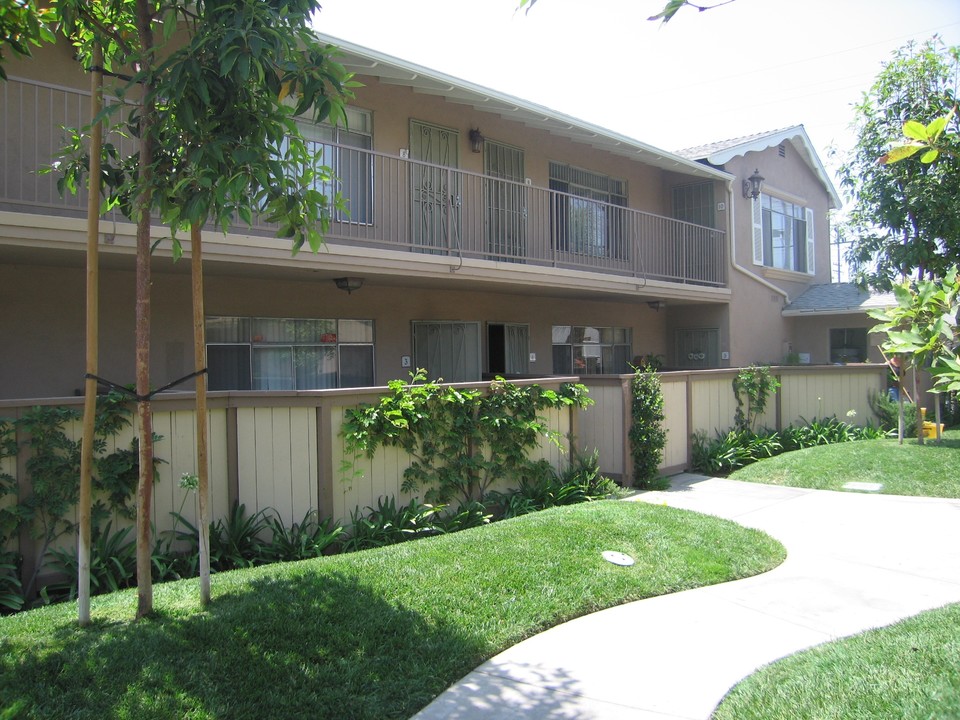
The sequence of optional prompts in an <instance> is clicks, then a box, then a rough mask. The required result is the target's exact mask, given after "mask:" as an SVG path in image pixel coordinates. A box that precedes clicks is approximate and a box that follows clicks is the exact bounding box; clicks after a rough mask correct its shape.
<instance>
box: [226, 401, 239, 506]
mask: <svg viewBox="0 0 960 720" xmlns="http://www.w3.org/2000/svg"><path fill="white" fill-rule="evenodd" d="M237 433H238V430H237V408H236V407H235V406H234V405H232V404H231V405H229V406H228V407H227V508H228V510H229V508H232V507H233V504H234V503H236V502H239V501H240V454H239V453H240V446H239V441H238V438H237Z"/></svg>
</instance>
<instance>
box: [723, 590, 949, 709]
mask: <svg viewBox="0 0 960 720" xmlns="http://www.w3.org/2000/svg"><path fill="white" fill-rule="evenodd" d="M754 718H756V720H780V719H783V720H787V719H788V718H789V720H802V719H805V718H809V719H810V720H814V719H816V720H834V719H836V720H839V719H840V718H844V719H845V718H857V719H858V720H868V719H874V718H875V719H876V720H889V719H890V718H898V719H904V720H930V719H931V718H938V719H939V718H960V604H958V605H948V606H946V607H943V608H940V609H938V610H932V611H930V612H926V613H922V614H921V615H917V616H916V617H913V618H909V619H907V620H904V621H902V622H900V623H897V624H896V625H891V626H890V627H886V628H882V629H880V630H872V631H870V632H868V633H864V634H862V635H858V636H856V637H853V638H850V639H847V640H840V641H837V642H832V643H828V644H826V645H820V646H818V647H815V648H812V649H810V650H806V651H804V652H801V653H798V654H796V655H792V656H790V657H788V658H785V659H783V660H780V661H778V662H776V663H774V664H772V665H770V666H768V667H766V668H764V669H763V670H761V671H760V672H758V673H755V674H754V675H751V676H750V677H749V678H747V679H746V680H744V681H743V682H742V683H740V684H739V685H737V686H736V687H735V688H734V689H733V690H732V691H731V692H730V694H729V695H728V696H727V697H726V698H724V700H723V702H722V703H721V704H720V706H719V707H718V708H717V709H716V711H715V712H714V715H713V719H714V720H752V719H754Z"/></svg>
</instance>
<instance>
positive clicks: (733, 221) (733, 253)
mask: <svg viewBox="0 0 960 720" xmlns="http://www.w3.org/2000/svg"><path fill="white" fill-rule="evenodd" d="M733 183H734V180H733V179H730V180H728V181H727V197H729V198H730V231H729V233H728V235H729V236H730V264H731V265H732V266H733V269H734V270H737V271H739V272H741V273H743V274H744V275H746V276H747V277H748V278H750V279H751V280H756V281H757V282H758V283H760V284H761V285H763V286H764V287H766V288H769V289H770V290H773V291H774V292H775V293H777V294H778V295H782V296H783V299H784V301H785V302H786V303H789V302H790V294H789V293H788V292H787V291H786V290H784V289H783V288H779V287H777V286H776V285H774V284H773V283H772V282H770V281H769V280H767V279H766V278H762V277H760V276H759V275H757V274H756V273H755V272H753V271H752V270H749V269H748V268H745V267H744V266H743V265H741V264H740V263H738V262H737V244H736V237H735V236H736V232H735V231H736V227H737V216H736V203H734V195H733Z"/></svg>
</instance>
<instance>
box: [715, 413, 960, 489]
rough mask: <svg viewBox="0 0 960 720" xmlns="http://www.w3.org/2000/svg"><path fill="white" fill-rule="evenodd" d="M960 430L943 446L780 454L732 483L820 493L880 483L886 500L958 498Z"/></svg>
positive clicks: (884, 444) (882, 443)
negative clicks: (850, 485) (890, 497)
mask: <svg viewBox="0 0 960 720" xmlns="http://www.w3.org/2000/svg"><path fill="white" fill-rule="evenodd" d="M958 468H960V430H947V431H946V432H945V433H944V439H943V442H942V444H940V445H937V444H936V443H934V442H933V441H930V440H928V441H926V442H925V443H924V444H923V445H922V446H921V445H919V444H918V443H917V441H916V439H915V438H914V439H909V440H905V441H904V444H903V445H900V444H899V443H898V442H897V440H896V439H886V440H861V441H857V442H851V443H838V444H836V445H823V446H819V447H812V448H807V449H805V450H797V451H794V452H788V453H783V454H782V455H777V456H776V457H772V458H767V459H765V460H761V461H759V462H756V463H753V464H751V465H747V466H746V467H744V468H741V469H739V470H737V471H735V472H733V473H731V474H730V479H731V480H744V481H747V482H758V483H767V484H770V485H787V486H790V487H804V488H815V489H819V490H844V487H843V486H844V485H845V484H846V483H848V482H869V483H881V484H882V486H883V487H882V489H881V490H880V491H879V492H881V493H884V494H887V495H921V496H924V497H948V498H956V497H960V470H958Z"/></svg>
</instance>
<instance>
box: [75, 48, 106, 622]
mask: <svg viewBox="0 0 960 720" xmlns="http://www.w3.org/2000/svg"><path fill="white" fill-rule="evenodd" d="M93 65H94V68H95V69H94V70H93V71H92V73H91V75H90V95H91V103H90V115H91V118H96V117H97V115H98V114H99V113H100V108H101V107H102V106H103V74H102V73H101V72H100V71H99V70H98V69H96V68H99V67H101V66H102V65H103V51H102V50H101V49H100V46H99V45H95V46H94V48H93ZM91 122H92V121H91ZM102 145H103V123H99V122H98V123H96V124H94V125H93V128H92V131H91V136H90V175H89V180H88V183H87V324H86V335H87V358H86V370H87V374H86V378H85V380H84V389H83V440H82V441H81V444H80V499H79V501H78V511H79V515H80V535H79V537H78V539H77V566H78V568H79V572H78V576H77V598H78V622H79V623H80V625H81V626H83V625H89V624H90V535H91V528H90V525H91V520H90V507H91V505H92V495H93V492H92V477H91V476H92V475H93V441H94V429H95V427H94V424H95V421H96V415H97V381H96V380H95V379H94V378H93V377H92V376H93V375H96V374H97V366H98V363H97V349H98V345H99V314H100V309H99V305H100V303H99V299H100V297H99V293H100V289H99V285H100V280H99V247H98V244H97V242H98V240H99V236H100V149H101V147H102Z"/></svg>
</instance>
